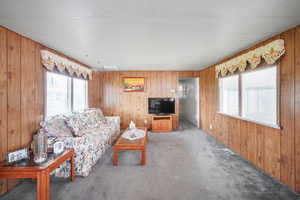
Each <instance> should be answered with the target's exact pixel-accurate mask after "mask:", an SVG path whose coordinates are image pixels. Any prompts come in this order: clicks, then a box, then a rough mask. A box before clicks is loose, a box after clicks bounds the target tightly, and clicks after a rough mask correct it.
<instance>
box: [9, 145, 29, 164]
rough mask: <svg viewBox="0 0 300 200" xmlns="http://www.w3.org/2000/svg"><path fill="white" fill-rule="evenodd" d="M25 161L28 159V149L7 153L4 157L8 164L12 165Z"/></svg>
mask: <svg viewBox="0 0 300 200" xmlns="http://www.w3.org/2000/svg"><path fill="white" fill-rule="evenodd" d="M25 159H29V149H28V148H23V149H19V150H16V151H12V152H8V153H7V157H6V160H7V162H8V163H14V162H18V161H21V160H25Z"/></svg>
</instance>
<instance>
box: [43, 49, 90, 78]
mask: <svg viewBox="0 0 300 200" xmlns="http://www.w3.org/2000/svg"><path fill="white" fill-rule="evenodd" d="M41 56H42V64H43V65H44V67H45V68H46V69H47V70H49V71H53V70H54V69H55V68H57V70H58V71H60V72H67V73H69V74H70V76H77V77H83V78H85V79H92V70H91V69H89V68H87V67H84V66H82V65H79V64H77V63H75V62H73V61H70V60H69V59H67V58H63V57H61V56H59V55H56V54H54V53H51V52H50V51H47V50H41Z"/></svg>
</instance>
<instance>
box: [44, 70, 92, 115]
mask: <svg viewBox="0 0 300 200" xmlns="http://www.w3.org/2000/svg"><path fill="white" fill-rule="evenodd" d="M46 81H47V83H46V85H47V89H46V91H47V92H46V116H53V115H57V114H62V113H68V112H72V111H76V110H81V109H85V108H87V81H86V80H81V79H76V78H71V77H68V76H65V75H61V74H57V73H52V72H47V74H46Z"/></svg>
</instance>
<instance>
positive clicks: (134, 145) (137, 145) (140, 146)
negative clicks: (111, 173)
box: [113, 127, 148, 165]
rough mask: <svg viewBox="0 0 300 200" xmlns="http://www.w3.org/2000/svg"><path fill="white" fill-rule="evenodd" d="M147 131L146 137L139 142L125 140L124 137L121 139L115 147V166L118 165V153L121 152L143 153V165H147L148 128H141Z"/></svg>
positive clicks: (138, 140)
mask: <svg viewBox="0 0 300 200" xmlns="http://www.w3.org/2000/svg"><path fill="white" fill-rule="evenodd" d="M138 129H142V130H144V131H145V137H143V138H141V139H137V140H128V139H126V138H123V137H122V135H121V136H120V137H119V139H118V140H117V142H116V143H115V145H114V157H113V165H118V153H119V151H141V165H145V164H146V151H147V139H148V131H147V128H144V127H143V128H139V127H138Z"/></svg>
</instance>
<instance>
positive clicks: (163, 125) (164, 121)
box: [151, 115, 173, 132]
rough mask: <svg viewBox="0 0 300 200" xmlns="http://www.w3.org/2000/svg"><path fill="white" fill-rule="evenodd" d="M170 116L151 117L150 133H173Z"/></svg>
mask: <svg viewBox="0 0 300 200" xmlns="http://www.w3.org/2000/svg"><path fill="white" fill-rule="evenodd" d="M172 121H173V120H172V115H152V123H151V124H152V132H170V131H173V126H172Z"/></svg>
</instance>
